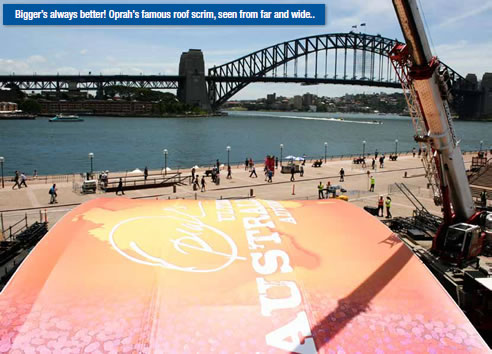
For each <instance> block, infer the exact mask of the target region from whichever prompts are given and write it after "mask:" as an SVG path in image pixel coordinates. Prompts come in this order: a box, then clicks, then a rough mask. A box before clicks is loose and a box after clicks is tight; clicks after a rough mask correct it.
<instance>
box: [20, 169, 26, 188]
mask: <svg viewBox="0 0 492 354" xmlns="http://www.w3.org/2000/svg"><path fill="white" fill-rule="evenodd" d="M26 179H27V178H26V175H25V174H24V172H22V173H21V175H20V184H19V188H20V187H21V186H22V185H24V186H26V188H27V184H26Z"/></svg>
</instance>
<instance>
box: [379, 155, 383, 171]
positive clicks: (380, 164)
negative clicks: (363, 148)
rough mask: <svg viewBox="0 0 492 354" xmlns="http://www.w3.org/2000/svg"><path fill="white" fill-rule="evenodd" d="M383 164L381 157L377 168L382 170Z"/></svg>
mask: <svg viewBox="0 0 492 354" xmlns="http://www.w3.org/2000/svg"><path fill="white" fill-rule="evenodd" d="M383 162H384V160H383V157H382V156H381V157H380V158H379V168H383Z"/></svg>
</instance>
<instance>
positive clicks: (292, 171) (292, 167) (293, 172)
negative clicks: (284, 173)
mask: <svg viewBox="0 0 492 354" xmlns="http://www.w3.org/2000/svg"><path fill="white" fill-rule="evenodd" d="M295 173H296V168H295V167H294V165H292V166H291V167H290V181H291V182H294V181H295V180H296V179H295V178H294V174H295Z"/></svg>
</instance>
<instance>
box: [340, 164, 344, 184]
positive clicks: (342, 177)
mask: <svg viewBox="0 0 492 354" xmlns="http://www.w3.org/2000/svg"><path fill="white" fill-rule="evenodd" d="M344 181H345V171H344V170H343V167H342V168H341V169H340V182H344Z"/></svg>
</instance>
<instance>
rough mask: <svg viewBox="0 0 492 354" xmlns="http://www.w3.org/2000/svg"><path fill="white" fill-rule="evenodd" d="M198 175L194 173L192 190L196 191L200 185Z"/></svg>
mask: <svg viewBox="0 0 492 354" xmlns="http://www.w3.org/2000/svg"><path fill="white" fill-rule="evenodd" d="M198 177H199V176H198V175H196V178H195V181H194V182H193V190H194V191H197V190H198V187H199V186H200V182H199V181H198Z"/></svg>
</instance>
